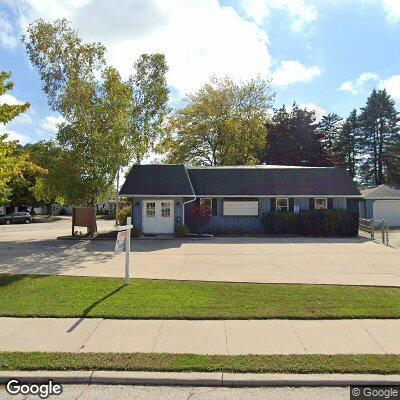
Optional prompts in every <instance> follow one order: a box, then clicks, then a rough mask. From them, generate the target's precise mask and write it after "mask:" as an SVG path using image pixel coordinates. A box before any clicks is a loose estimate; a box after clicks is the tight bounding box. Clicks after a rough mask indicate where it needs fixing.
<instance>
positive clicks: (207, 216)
mask: <svg viewBox="0 0 400 400" xmlns="http://www.w3.org/2000/svg"><path fill="white" fill-rule="evenodd" d="M188 219H189V225H190V227H191V229H194V231H195V233H198V234H200V233H203V230H204V228H205V226H206V225H207V224H208V223H209V222H210V221H211V219H212V213H211V211H210V210H208V209H206V208H205V207H204V206H203V205H201V204H197V203H194V204H192V205H191V206H190V207H189V209H188Z"/></svg>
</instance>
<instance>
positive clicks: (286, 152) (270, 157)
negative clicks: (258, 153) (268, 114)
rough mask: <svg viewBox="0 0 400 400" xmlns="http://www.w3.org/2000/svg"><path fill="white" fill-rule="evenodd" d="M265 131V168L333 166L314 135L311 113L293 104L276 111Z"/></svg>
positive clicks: (316, 135)
mask: <svg viewBox="0 0 400 400" xmlns="http://www.w3.org/2000/svg"><path fill="white" fill-rule="evenodd" d="M267 129H268V138H267V145H266V149H265V153H264V157H263V161H264V162H265V163H267V164H277V165H299V166H310V167H317V166H329V165H332V163H331V161H330V160H329V157H328V154H327V152H326V151H325V149H324V146H323V143H322V141H321V139H320V135H319V134H318V132H317V124H316V123H315V113H314V111H308V110H305V109H302V108H301V107H299V106H298V105H297V104H296V103H294V104H293V106H292V108H291V110H289V111H288V110H286V108H285V107H284V106H283V107H282V108H280V109H279V110H275V112H274V115H273V117H272V121H271V123H270V125H269V126H268V127H267Z"/></svg>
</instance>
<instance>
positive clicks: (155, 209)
mask: <svg viewBox="0 0 400 400" xmlns="http://www.w3.org/2000/svg"><path fill="white" fill-rule="evenodd" d="M142 222H143V227H142V230H143V233H174V200H143V203H142Z"/></svg>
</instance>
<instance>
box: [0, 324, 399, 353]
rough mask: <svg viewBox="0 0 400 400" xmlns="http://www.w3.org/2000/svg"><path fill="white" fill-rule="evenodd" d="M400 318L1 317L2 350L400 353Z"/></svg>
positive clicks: (0, 335) (0, 345)
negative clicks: (198, 319) (230, 319)
mask: <svg viewBox="0 0 400 400" xmlns="http://www.w3.org/2000/svg"><path fill="white" fill-rule="evenodd" d="M399 337H400V320H372V319H370V320H367V319H364V320H320V321H317V320H314V321H304V320H258V321H257V320H240V321H234V320H232V321H224V320H218V321H186V320H106V319H72V318H58V319H56V318H0V351H47V352H52V351H57V352H58V351H60V352H128V353H131V352H146V353H147V352H155V353H193V354H227V355H235V354H367V353H368V354H400V341H399V340H398V339H399Z"/></svg>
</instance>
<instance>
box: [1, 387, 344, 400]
mask: <svg viewBox="0 0 400 400" xmlns="http://www.w3.org/2000/svg"><path fill="white" fill-rule="evenodd" d="M38 398H39V397H37V396H32V395H31V396H19V395H17V396H15V395H14V396H11V395H9V394H7V393H6V392H5V390H4V386H3V387H1V388H0V399H2V400H22V399H23V400H33V399H38ZM49 398H50V399H63V400H64V399H65V400H76V399H79V400H110V399H119V400H123V399H127V400H128V399H129V400H132V399H134V400H189V399H190V400H260V399H261V400H262V399H268V400H282V399H285V400H314V399H315V400H341V399H343V400H344V399H345V400H348V399H349V388H334V387H329V388H207V387H201V388H200V387H174V386H113V385H64V386H63V393H62V394H61V395H60V396H51V397H49Z"/></svg>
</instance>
